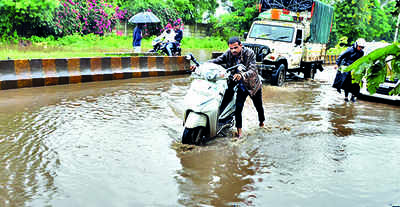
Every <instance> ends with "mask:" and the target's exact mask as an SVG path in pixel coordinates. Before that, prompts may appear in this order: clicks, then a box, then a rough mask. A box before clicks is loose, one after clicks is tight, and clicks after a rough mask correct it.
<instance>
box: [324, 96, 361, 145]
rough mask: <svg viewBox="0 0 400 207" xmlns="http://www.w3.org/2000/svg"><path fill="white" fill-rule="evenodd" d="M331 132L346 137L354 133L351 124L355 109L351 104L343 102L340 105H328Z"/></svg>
mask: <svg viewBox="0 0 400 207" xmlns="http://www.w3.org/2000/svg"><path fill="white" fill-rule="evenodd" d="M328 111H330V112H331V113H330V116H331V117H330V119H329V122H330V123H331V126H332V129H333V134H334V135H335V136H338V137H346V136H350V135H352V134H354V130H353V128H352V126H351V125H352V124H353V123H354V116H355V115H356V112H357V110H356V109H355V107H354V105H353V104H349V103H346V102H345V103H343V104H341V105H337V104H335V105H331V106H330V107H328Z"/></svg>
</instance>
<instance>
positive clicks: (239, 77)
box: [233, 73, 242, 81]
mask: <svg viewBox="0 0 400 207" xmlns="http://www.w3.org/2000/svg"><path fill="white" fill-rule="evenodd" d="M240 79H242V75H240V74H238V73H237V74H235V75H233V80H234V81H240Z"/></svg>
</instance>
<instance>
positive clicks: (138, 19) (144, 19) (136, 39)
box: [129, 11, 160, 52]
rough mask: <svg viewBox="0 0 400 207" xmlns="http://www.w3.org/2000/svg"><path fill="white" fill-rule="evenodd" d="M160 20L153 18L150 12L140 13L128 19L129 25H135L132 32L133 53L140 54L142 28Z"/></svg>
mask: <svg viewBox="0 0 400 207" xmlns="http://www.w3.org/2000/svg"><path fill="white" fill-rule="evenodd" d="M158 22H160V19H159V18H158V17H157V16H155V15H154V14H153V13H152V12H151V11H147V12H140V13H137V14H136V15H134V16H133V17H131V18H130V19H129V23H131V24H137V26H136V27H135V29H134V30H133V42H132V45H133V48H134V49H135V52H140V46H141V41H142V28H143V25H144V24H147V23H158Z"/></svg>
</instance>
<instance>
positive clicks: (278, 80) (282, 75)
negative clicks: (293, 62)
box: [272, 64, 286, 86]
mask: <svg viewBox="0 0 400 207" xmlns="http://www.w3.org/2000/svg"><path fill="white" fill-rule="evenodd" d="M285 79H286V70H285V65H284V64H280V65H279V67H278V74H277V75H276V76H275V77H273V80H272V84H273V85H276V86H282V85H283V84H284V83H285Z"/></svg>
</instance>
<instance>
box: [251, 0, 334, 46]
mask: <svg viewBox="0 0 400 207" xmlns="http://www.w3.org/2000/svg"><path fill="white" fill-rule="evenodd" d="M260 9H261V11H263V12H262V13H260V15H259V17H260V18H261V19H262V18H270V17H272V16H277V15H275V14H273V15H271V13H278V16H282V17H285V19H283V18H281V19H280V20H286V21H301V20H302V19H299V17H300V18H306V19H307V20H311V25H310V38H309V39H308V42H311V43H321V44H327V43H328V40H329V33H330V31H331V26H332V20H333V7H332V6H330V5H328V4H325V3H322V2H320V1H313V0H261V1H260ZM284 14H289V15H291V16H292V17H290V18H288V15H284ZM271 19H274V18H271Z"/></svg>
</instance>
